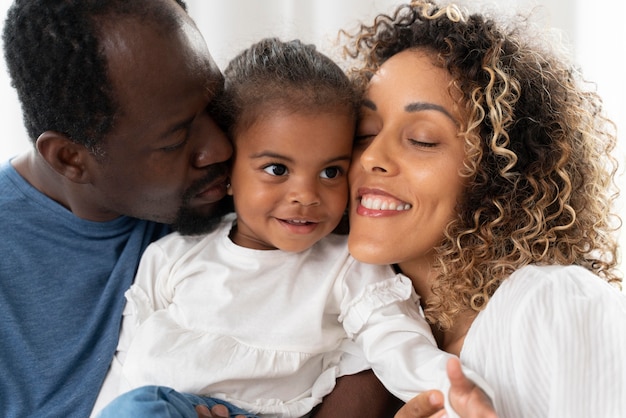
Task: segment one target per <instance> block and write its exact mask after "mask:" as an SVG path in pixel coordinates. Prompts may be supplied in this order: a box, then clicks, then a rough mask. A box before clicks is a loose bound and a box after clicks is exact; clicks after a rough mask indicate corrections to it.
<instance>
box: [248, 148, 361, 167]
mask: <svg viewBox="0 0 626 418" xmlns="http://www.w3.org/2000/svg"><path fill="white" fill-rule="evenodd" d="M249 158H254V159H258V158H274V159H276V160H281V161H285V162H294V160H293V158H291V157H287V156H286V155H282V154H279V153H277V152H273V151H261V152H257V153H254V154H251V155H250V156H249ZM351 160H352V155H350V154H346V155H338V156H336V157H332V158H329V159H328V160H325V161H323V162H322V164H324V165H325V164H332V163H337V162H341V161H347V162H350V161H351Z"/></svg>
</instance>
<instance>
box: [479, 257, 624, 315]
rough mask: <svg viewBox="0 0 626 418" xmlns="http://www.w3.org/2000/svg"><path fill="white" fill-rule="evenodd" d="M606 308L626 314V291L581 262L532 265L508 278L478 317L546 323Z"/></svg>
mask: <svg viewBox="0 0 626 418" xmlns="http://www.w3.org/2000/svg"><path fill="white" fill-rule="evenodd" d="M602 311H605V312H608V311H613V312H623V313H622V315H626V294H624V293H622V292H621V291H620V290H619V289H618V288H616V287H614V286H612V285H610V284H609V283H607V282H606V281H605V280H603V279H602V278H600V277H599V276H597V275H596V274H594V273H592V272H591V271H589V270H587V269H586V268H584V267H581V266H575V265H569V266H560V265H546V266H539V265H530V266H526V267H523V268H521V269H519V270H517V271H515V272H514V273H513V274H511V276H510V277H509V278H507V279H506V280H504V282H503V283H502V284H501V285H500V287H499V288H498V290H496V292H495V294H494V295H493V296H492V298H491V299H490V300H489V302H488V303H487V306H486V308H485V309H484V310H483V311H482V312H480V314H479V316H478V317H477V320H479V322H487V323H494V322H500V321H502V320H504V321H505V322H507V323H509V324H526V325H527V326H530V324H531V323H534V324H535V325H537V326H541V327H544V326H545V325H548V324H550V323H552V324H556V323H563V322H565V323H570V324H573V323H574V322H576V321H574V320H573V319H574V318H583V317H584V318H583V319H585V320H589V319H591V318H593V317H595V316H596V315H602ZM584 312H586V314H583V313H584ZM585 315H586V316H585Z"/></svg>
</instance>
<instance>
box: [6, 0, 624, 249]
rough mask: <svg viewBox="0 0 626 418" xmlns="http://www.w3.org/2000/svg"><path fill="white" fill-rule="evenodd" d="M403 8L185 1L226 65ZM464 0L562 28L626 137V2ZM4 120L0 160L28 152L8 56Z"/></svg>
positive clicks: (365, 0)
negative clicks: (256, 46)
mask: <svg viewBox="0 0 626 418" xmlns="http://www.w3.org/2000/svg"><path fill="white" fill-rule="evenodd" d="M442 1H445V0H442ZM10 3H11V0H0V15H1V16H2V22H1V23H0V25H2V26H3V25H4V19H5V16H6V11H7V9H8V7H9V5H10ZM397 3H398V1H396V0H187V4H188V6H189V13H190V15H191V16H192V17H193V18H194V19H195V21H196V23H197V24H198V27H199V28H200V30H201V32H202V33H203V35H204V37H205V39H206V41H207V44H208V45H209V50H210V51H211V54H212V55H213V58H214V59H215V60H216V62H217V64H218V65H219V66H220V68H224V66H225V65H226V64H227V62H228V60H229V59H230V58H232V57H233V56H234V55H235V54H236V53H238V52H239V51H240V50H242V49H243V48H246V47H247V46H248V45H250V44H251V43H252V42H255V41H257V40H258V39H260V38H261V37H266V36H278V37H281V38H283V39H291V38H300V39H302V40H303V41H305V42H308V43H315V44H316V45H318V47H319V48H320V50H322V51H323V52H326V53H327V54H329V55H331V56H333V57H335V58H337V57H338V55H337V52H338V49H337V48H336V47H335V46H334V42H335V39H336V35H337V33H338V31H339V29H341V28H348V29H349V28H353V27H355V26H356V24H357V23H358V22H359V21H370V20H371V18H372V17H373V16H374V15H376V14H377V13H379V12H388V11H391V10H392V9H393V6H394V5H396V4H397ZM459 3H460V4H461V5H463V6H465V7H467V8H468V9H470V10H478V9H489V10H491V11H494V12H496V13H504V14H506V15H512V14H514V13H515V12H517V11H519V12H523V13H526V12H529V11H531V10H533V14H534V16H535V19H536V20H537V21H539V22H541V23H542V24H543V25H545V26H548V27H554V28H556V29H558V30H560V31H561V32H562V34H563V37H564V38H565V39H566V41H567V42H568V43H569V44H570V47H571V49H572V52H573V57H574V59H575V60H576V62H577V63H578V64H579V65H580V66H581V67H582V68H583V70H584V73H585V74H586V75H587V78H588V79H590V80H594V81H596V82H597V85H598V90H599V92H600V94H601V95H602V96H603V97H604V99H605V104H606V110H607V112H608V114H609V116H611V117H612V118H613V119H614V120H616V121H617V124H618V129H620V132H621V133H622V135H621V136H623V132H624V131H625V130H626V82H625V78H626V77H624V67H623V65H622V60H623V57H624V55H626V24H625V23H624V21H623V19H624V16H625V14H626V13H625V12H626V6H625V5H624V3H623V2H617V3H615V2H614V1H612V0H597V1H594V2H590V1H585V0H459ZM42 65H45V63H42ZM0 118H1V121H2V123H1V129H2V145H1V146H0V161H4V160H6V159H7V158H9V157H11V156H13V155H15V154H17V153H19V152H21V151H23V150H24V149H26V148H27V147H29V142H28V140H27V139H26V135H25V131H24V128H23V126H22V117H21V111H20V108H19V103H18V102H17V97H16V94H15V91H14V90H13V89H12V88H11V87H10V83H9V79H8V76H7V73H6V64H5V62H4V59H2V61H1V63H0ZM623 142H624V141H623V140H622V144H620V149H619V150H618V152H617V158H618V159H619V160H620V164H621V165H622V167H621V171H620V184H621V187H622V189H624V192H625V193H626V174H625V170H626V145H625V144H624V143H623ZM625 200H626V196H624V197H622V199H621V203H620V205H621V213H622V214H623V217H624V218H625V219H626V205H624V201H625ZM622 235H625V234H622ZM622 242H623V244H622V247H624V246H626V237H623V238H622Z"/></svg>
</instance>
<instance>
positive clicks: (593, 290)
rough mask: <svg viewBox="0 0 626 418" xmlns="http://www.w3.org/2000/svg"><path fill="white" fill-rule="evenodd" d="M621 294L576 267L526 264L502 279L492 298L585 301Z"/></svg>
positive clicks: (593, 275)
mask: <svg viewBox="0 0 626 418" xmlns="http://www.w3.org/2000/svg"><path fill="white" fill-rule="evenodd" d="M606 294H609V295H621V296H622V297H623V296H624V295H623V294H622V293H620V291H619V289H618V288H616V287H614V286H612V285H610V284H609V283H607V282H606V281H605V280H603V279H602V278H600V277H599V276H597V275H596V274H594V273H593V272H591V271H589V270H588V269H586V268H584V267H581V266H577V265H566V266H562V265H529V266H525V267H522V268H521V269H519V270H517V271H515V272H514V273H513V274H511V276H510V277H509V278H508V279H506V280H504V282H503V283H502V284H501V285H500V288H499V289H498V290H497V291H496V293H495V294H494V296H493V299H494V300H495V299H497V298H501V297H503V296H505V295H516V296H517V297H519V298H522V299H525V298H537V296H538V295H543V296H544V297H546V296H548V295H551V297H553V298H557V299H560V298H570V297H573V296H575V297H582V298H584V299H588V298H595V297H604V295H606Z"/></svg>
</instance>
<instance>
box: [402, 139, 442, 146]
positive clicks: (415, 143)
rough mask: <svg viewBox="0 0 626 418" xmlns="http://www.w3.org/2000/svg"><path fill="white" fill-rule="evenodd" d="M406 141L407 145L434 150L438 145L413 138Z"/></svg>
mask: <svg viewBox="0 0 626 418" xmlns="http://www.w3.org/2000/svg"><path fill="white" fill-rule="evenodd" d="M407 140H408V141H409V144H411V145H412V146H415V147H423V148H434V147H436V146H437V145H438V144H437V143H436V142H432V141H424V140H418V139H413V138H408V139H407Z"/></svg>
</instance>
